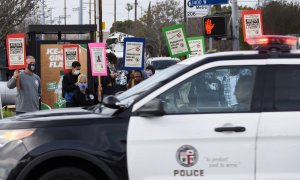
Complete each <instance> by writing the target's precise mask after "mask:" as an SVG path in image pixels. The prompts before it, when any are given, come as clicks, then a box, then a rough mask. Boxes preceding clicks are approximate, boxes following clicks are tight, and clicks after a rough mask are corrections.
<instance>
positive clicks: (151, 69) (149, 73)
mask: <svg viewBox="0 0 300 180" xmlns="http://www.w3.org/2000/svg"><path fill="white" fill-rule="evenodd" d="M145 71H146V74H147V76H148V78H149V77H151V76H153V75H154V74H155V69H154V67H153V66H151V65H148V66H147V67H146V70H145Z"/></svg>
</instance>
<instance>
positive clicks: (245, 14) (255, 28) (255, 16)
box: [242, 10, 264, 42]
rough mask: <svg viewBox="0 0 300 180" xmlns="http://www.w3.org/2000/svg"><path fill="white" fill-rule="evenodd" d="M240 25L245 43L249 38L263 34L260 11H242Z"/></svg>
mask: <svg viewBox="0 0 300 180" xmlns="http://www.w3.org/2000/svg"><path fill="white" fill-rule="evenodd" d="M242 24H243V33H244V41H245V42H247V39H249V38H251V37H257V36H262V35H263V34H264V33H263V24H262V14H261V10H242Z"/></svg>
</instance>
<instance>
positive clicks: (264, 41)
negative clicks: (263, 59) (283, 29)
mask: <svg viewBox="0 0 300 180" xmlns="http://www.w3.org/2000/svg"><path fill="white" fill-rule="evenodd" d="M297 41H298V39H297V38H296V37H293V36H279V35H263V36H259V37H252V38H248V39H247V43H248V44H250V45H271V44H281V45H289V46H294V45H296V44H297Z"/></svg>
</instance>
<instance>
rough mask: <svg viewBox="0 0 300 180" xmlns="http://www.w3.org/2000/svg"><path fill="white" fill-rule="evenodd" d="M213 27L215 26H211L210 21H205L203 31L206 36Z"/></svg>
mask: <svg viewBox="0 0 300 180" xmlns="http://www.w3.org/2000/svg"><path fill="white" fill-rule="evenodd" d="M214 27H215V24H213V23H212V22H211V19H207V20H206V21H205V31H206V34H211V31H212V30H213V29H214Z"/></svg>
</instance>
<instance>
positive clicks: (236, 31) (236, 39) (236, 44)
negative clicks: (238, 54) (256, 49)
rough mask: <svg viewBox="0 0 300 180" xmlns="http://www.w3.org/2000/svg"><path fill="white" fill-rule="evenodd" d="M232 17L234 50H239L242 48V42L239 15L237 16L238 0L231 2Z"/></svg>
mask: <svg viewBox="0 0 300 180" xmlns="http://www.w3.org/2000/svg"><path fill="white" fill-rule="evenodd" d="M231 9H232V14H231V19H232V39H233V41H232V50H233V51H238V50H240V44H239V24H238V17H237V10H238V6H237V0H232V2H231Z"/></svg>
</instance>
